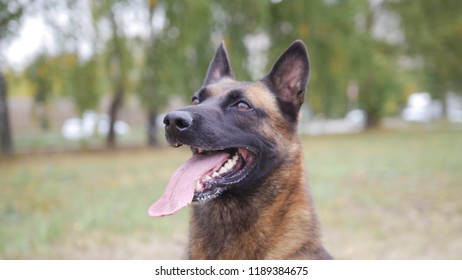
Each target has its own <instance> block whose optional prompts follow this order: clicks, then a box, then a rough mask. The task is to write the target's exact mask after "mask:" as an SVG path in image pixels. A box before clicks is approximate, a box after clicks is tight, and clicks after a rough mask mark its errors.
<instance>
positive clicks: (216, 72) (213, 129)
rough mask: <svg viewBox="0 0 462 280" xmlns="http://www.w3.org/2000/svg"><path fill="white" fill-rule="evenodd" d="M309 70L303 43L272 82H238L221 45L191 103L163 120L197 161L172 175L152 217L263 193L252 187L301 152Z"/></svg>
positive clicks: (174, 142)
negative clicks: (227, 195) (300, 125)
mask: <svg viewBox="0 0 462 280" xmlns="http://www.w3.org/2000/svg"><path fill="white" fill-rule="evenodd" d="M309 68H310V67H309V60H308V55H307V52H306V48H305V45H304V44H303V42H301V41H296V42H294V43H293V44H292V45H291V46H290V47H289V48H288V49H287V50H286V51H285V52H284V53H283V54H282V55H281V56H280V58H279V59H278V60H277V61H276V62H275V64H274V65H273V67H272V69H271V71H270V72H269V74H267V75H266V76H265V77H263V78H262V79H260V80H258V81H256V82H241V81H236V79H235V76H234V73H233V71H232V69H231V65H230V63H229V59H228V54H227V52H226V49H225V46H224V44H223V43H222V44H221V45H220V47H219V48H218V49H217V51H216V53H215V56H214V58H213V60H212V62H211V63H210V66H209V69H208V72H207V76H206V78H205V81H204V84H203V85H202V87H201V88H200V89H199V91H197V92H196V93H195V94H194V95H193V97H192V105H190V106H187V107H185V108H183V109H180V110H177V111H173V112H170V113H169V114H167V116H166V117H165V119H164V124H165V134H166V138H167V141H168V142H169V144H170V145H171V146H174V147H179V146H181V145H188V146H190V147H191V150H192V153H193V156H192V157H191V159H189V160H188V161H186V162H185V163H184V164H183V165H182V166H181V167H180V168H179V169H178V170H177V171H176V172H175V174H174V175H173V176H172V178H171V180H170V182H169V184H168V186H167V189H166V191H165V193H164V195H163V196H162V198H161V199H160V200H159V201H158V202H157V203H156V204H154V205H153V206H151V208H150V210H149V213H150V215H153V216H163V215H169V214H172V213H173V212H175V211H177V210H178V209H180V208H182V207H184V206H185V205H187V204H189V203H191V202H192V201H208V200H211V199H214V198H217V197H219V196H220V195H222V194H224V193H233V192H234V193H241V194H242V193H245V192H253V191H256V190H255V189H254V188H252V186H255V185H257V184H258V183H259V182H260V181H261V180H263V179H264V178H266V177H267V176H268V174H270V173H271V172H272V171H274V170H275V169H276V168H277V167H278V166H280V165H281V164H282V163H284V162H287V161H289V160H290V159H291V158H292V156H293V153H297V152H299V151H298V145H294V144H293V143H294V142H295V143H297V141H295V140H294V138H295V137H296V133H295V132H296V127H297V121H298V116H299V110H300V107H301V105H302V103H303V101H304V95H305V89H306V85H307V82H308V75H309Z"/></svg>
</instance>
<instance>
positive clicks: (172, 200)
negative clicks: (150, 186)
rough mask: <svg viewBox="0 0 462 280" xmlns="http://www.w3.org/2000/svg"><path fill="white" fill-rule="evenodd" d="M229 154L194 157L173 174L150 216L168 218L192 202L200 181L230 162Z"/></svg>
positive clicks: (197, 155)
mask: <svg viewBox="0 0 462 280" xmlns="http://www.w3.org/2000/svg"><path fill="white" fill-rule="evenodd" d="M228 157H229V154H228V153H224V152H223V153H216V154H212V155H200V154H196V155H193V156H192V157H191V158H190V159H188V160H187V161H186V162H185V163H183V164H182V165H181V166H180V167H179V168H178V169H177V170H176V171H175V173H173V175H172V177H171V178H170V181H169V182H168V184H167V187H166V189H165V191H164V194H163V195H162V197H161V198H160V199H159V200H157V201H156V203H154V204H153V205H152V206H151V207H150V208H149V211H148V214H149V215H150V216H158V217H160V216H167V215H171V214H173V213H175V212H176V211H178V210H180V209H181V208H183V207H185V206H187V205H188V204H190V203H191V202H192V199H193V197H194V188H195V186H196V183H197V181H198V180H199V179H201V178H202V177H203V176H204V175H205V174H207V173H209V172H210V171H212V170H214V168H215V167H216V169H219V168H220V167H221V166H222V165H223V163H225V162H226V161H227V160H228Z"/></svg>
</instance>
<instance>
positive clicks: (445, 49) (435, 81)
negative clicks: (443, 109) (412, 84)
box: [388, 0, 462, 98]
mask: <svg viewBox="0 0 462 280" xmlns="http://www.w3.org/2000/svg"><path fill="white" fill-rule="evenodd" d="M388 7H389V8H390V9H391V10H393V11H394V12H396V13H397V14H398V15H399V16H400V19H401V26H402V29H403V31H404V33H405V36H406V44H405V47H406V51H407V53H408V54H409V55H410V56H411V57H413V58H414V59H416V60H421V61H422V62H423V68H422V69H423V73H424V79H423V81H422V84H423V85H424V86H426V87H425V90H427V91H429V92H431V93H432V94H433V95H435V96H436V97H439V98H441V97H442V96H444V94H445V93H446V92H447V91H454V92H456V93H462V90H461V89H462V79H461V78H460V77H461V76H462V67H460V62H461V61H462V48H461V47H460V42H461V39H460V38H462V2H461V1H458V0H443V1H431V0H419V1H416V0H408V1H393V2H392V1H390V3H388Z"/></svg>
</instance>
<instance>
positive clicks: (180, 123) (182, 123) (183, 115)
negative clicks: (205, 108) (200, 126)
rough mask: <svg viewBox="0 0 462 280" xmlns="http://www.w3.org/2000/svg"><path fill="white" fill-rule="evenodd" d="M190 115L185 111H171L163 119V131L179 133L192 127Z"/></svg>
mask: <svg viewBox="0 0 462 280" xmlns="http://www.w3.org/2000/svg"><path fill="white" fill-rule="evenodd" d="M192 122H193V119H192V117H191V114H190V113H188V112H186V111H173V112H170V113H168V114H167V115H166V116H165V118H164V124H165V129H166V130H168V131H176V132H181V131H184V130H186V129H188V128H189V127H190V126H191V125H192Z"/></svg>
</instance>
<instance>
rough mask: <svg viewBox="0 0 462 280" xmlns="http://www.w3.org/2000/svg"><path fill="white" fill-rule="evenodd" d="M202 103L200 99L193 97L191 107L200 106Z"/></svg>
mask: <svg viewBox="0 0 462 280" xmlns="http://www.w3.org/2000/svg"><path fill="white" fill-rule="evenodd" d="M199 103H200V101H199V98H197V97H195V96H194V97H193V98H192V101H191V105H198V104H199Z"/></svg>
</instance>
